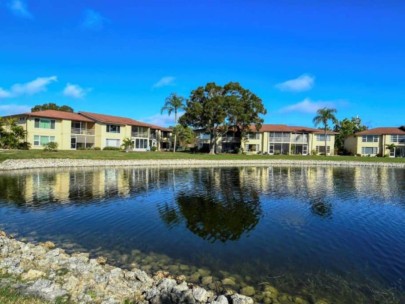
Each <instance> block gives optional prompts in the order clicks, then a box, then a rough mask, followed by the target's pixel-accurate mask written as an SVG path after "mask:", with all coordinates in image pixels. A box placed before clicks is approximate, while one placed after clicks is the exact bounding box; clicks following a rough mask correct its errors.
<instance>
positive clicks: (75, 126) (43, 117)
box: [12, 110, 171, 151]
mask: <svg viewBox="0 0 405 304" xmlns="http://www.w3.org/2000/svg"><path fill="white" fill-rule="evenodd" d="M12 117H14V118H15V119H16V121H17V123H18V124H19V125H20V126H22V127H23V128H24V130H25V131H26V132H27V133H26V141H27V142H29V143H30V144H31V148H32V149H43V147H44V145H46V144H47V143H49V142H56V143H58V148H59V149H61V150H77V149H92V148H100V149H103V148H105V147H121V145H122V143H123V140H124V139H125V138H130V139H131V140H132V143H133V150H134V151H147V150H150V149H151V148H152V147H156V149H157V150H162V149H169V147H170V137H171V130H170V129H167V128H163V127H159V126H155V125H151V124H147V123H144V122H140V121H137V120H134V119H131V118H126V117H119V116H112V115H105V114H97V113H90V112H78V113H71V112H64V111H56V110H44V111H38V112H30V113H23V114H17V115H13V116H12Z"/></svg>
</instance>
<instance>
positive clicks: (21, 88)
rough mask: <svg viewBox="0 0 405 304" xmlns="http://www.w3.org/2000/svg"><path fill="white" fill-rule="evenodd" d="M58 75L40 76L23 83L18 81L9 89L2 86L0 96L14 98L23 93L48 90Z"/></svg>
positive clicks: (30, 93)
mask: <svg viewBox="0 0 405 304" xmlns="http://www.w3.org/2000/svg"><path fill="white" fill-rule="evenodd" d="M57 80H58V78H57V77H56V76H50V77H38V78H37V79H35V80H33V81H30V82H26V83H23V84H20V83H16V84H14V85H13V86H12V87H11V88H10V89H9V90H5V89H3V88H0V98H12V97H18V96H22V95H34V94H36V93H40V92H43V91H46V89H47V86H48V85H49V84H51V83H52V82H55V81H57Z"/></svg>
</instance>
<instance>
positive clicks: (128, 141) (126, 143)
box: [121, 137, 134, 152]
mask: <svg viewBox="0 0 405 304" xmlns="http://www.w3.org/2000/svg"><path fill="white" fill-rule="evenodd" d="M121 146H123V147H124V149H125V151H126V152H129V150H130V149H133V148H134V142H133V141H132V140H131V139H130V138H128V137H127V138H124V140H123V141H122V145H121Z"/></svg>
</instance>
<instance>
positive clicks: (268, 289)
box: [264, 285, 278, 299]
mask: <svg viewBox="0 0 405 304" xmlns="http://www.w3.org/2000/svg"><path fill="white" fill-rule="evenodd" d="M264 291H265V292H269V298H272V299H275V298H277V296H278V290H277V289H276V288H275V287H273V286H271V285H266V287H264Z"/></svg>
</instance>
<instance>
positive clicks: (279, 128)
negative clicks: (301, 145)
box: [253, 124, 338, 134]
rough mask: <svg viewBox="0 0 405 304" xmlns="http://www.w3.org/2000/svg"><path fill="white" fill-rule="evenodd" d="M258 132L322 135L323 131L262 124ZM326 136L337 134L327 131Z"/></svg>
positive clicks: (254, 129)
mask: <svg viewBox="0 0 405 304" xmlns="http://www.w3.org/2000/svg"><path fill="white" fill-rule="evenodd" d="M253 131H256V128H255V127H253ZM259 132H292V133H296V132H302V133H314V134H324V131H323V130H320V129H315V128H309V127H302V126H287V125H277V124H274V125H273V124H264V125H262V128H261V129H260V130H259ZM326 133H327V134H338V133H337V132H333V131H327V132H326Z"/></svg>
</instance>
